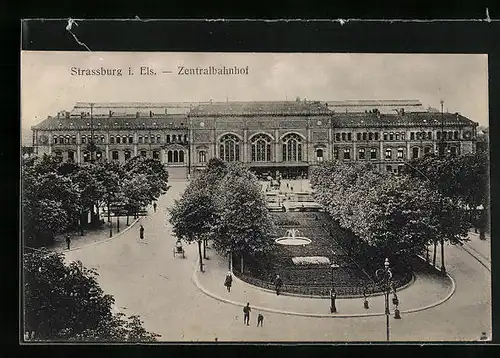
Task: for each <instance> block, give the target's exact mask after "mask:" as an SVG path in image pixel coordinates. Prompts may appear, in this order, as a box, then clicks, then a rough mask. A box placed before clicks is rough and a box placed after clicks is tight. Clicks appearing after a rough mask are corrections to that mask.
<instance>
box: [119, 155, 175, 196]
mask: <svg viewBox="0 0 500 358" xmlns="http://www.w3.org/2000/svg"><path fill="white" fill-rule="evenodd" d="M123 170H124V171H125V173H127V175H128V176H129V177H131V178H132V177H134V176H135V175H139V174H141V175H145V176H146V178H147V180H148V183H149V193H148V194H149V202H151V201H153V200H156V199H157V198H158V197H159V196H160V195H161V194H163V193H165V191H166V190H167V183H168V172H167V170H166V169H165V166H164V165H163V164H162V163H161V162H160V161H159V160H157V159H152V158H144V157H142V156H137V157H134V158H132V159H130V160H129V161H128V162H126V163H125V164H124V166H123Z"/></svg>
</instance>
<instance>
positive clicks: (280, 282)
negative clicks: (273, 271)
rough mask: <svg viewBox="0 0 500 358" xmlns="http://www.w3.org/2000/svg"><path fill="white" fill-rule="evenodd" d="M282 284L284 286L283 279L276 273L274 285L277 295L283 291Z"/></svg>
mask: <svg viewBox="0 0 500 358" xmlns="http://www.w3.org/2000/svg"><path fill="white" fill-rule="evenodd" d="M281 286H283V280H282V279H281V277H280V275H276V279H275V280H274V287H275V288H276V296H279V294H280V291H281Z"/></svg>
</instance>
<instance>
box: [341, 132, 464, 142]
mask: <svg viewBox="0 0 500 358" xmlns="http://www.w3.org/2000/svg"><path fill="white" fill-rule="evenodd" d="M441 133H442V136H443V139H454V140H458V139H459V132H458V131H447V132H440V131H438V132H437V139H441ZM469 137H470V132H465V133H464V138H469ZM382 138H383V139H384V141H387V140H406V133H405V132H399V133H398V132H396V133H395V132H389V133H387V132H385V133H383V136H382ZM432 139H433V135H432V132H430V131H429V132H425V131H422V132H410V140H432ZM356 140H357V141H362V140H363V141H366V140H379V133H378V132H363V133H360V132H358V133H356ZM335 141H336V142H346V141H347V142H348V141H352V134H351V133H350V132H341V133H335Z"/></svg>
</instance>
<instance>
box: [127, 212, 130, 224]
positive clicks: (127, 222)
mask: <svg viewBox="0 0 500 358" xmlns="http://www.w3.org/2000/svg"><path fill="white" fill-rule="evenodd" d="M129 214H130V213H129V212H128V211H127V226H128V225H129V224H128V217H129Z"/></svg>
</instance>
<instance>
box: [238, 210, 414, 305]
mask: <svg viewBox="0 0 500 358" xmlns="http://www.w3.org/2000/svg"><path fill="white" fill-rule="evenodd" d="M272 218H273V221H274V222H275V224H276V223H278V224H284V225H276V232H275V233H274V236H275V237H283V236H286V231H287V230H288V229H289V228H290V226H291V225H286V224H289V223H294V224H295V225H293V227H294V228H297V229H298V230H299V232H298V234H297V235H298V236H303V237H306V238H308V239H310V240H311V243H310V244H308V245H278V244H277V245H275V247H274V250H273V252H272V253H271V254H270V255H268V256H266V257H260V258H258V259H257V258H253V259H252V258H247V259H245V264H244V272H243V274H242V273H241V272H240V266H239V265H240V262H239V261H240V260H234V261H233V267H234V272H235V274H236V275H237V276H238V277H240V278H241V279H242V280H244V281H246V282H248V283H251V284H254V285H257V286H260V287H263V288H268V289H274V285H273V282H274V278H275V277H276V274H279V275H280V276H281V278H282V280H283V284H284V285H283V288H282V290H283V292H289V293H296V294H304V295H318V296H325V295H329V290H330V288H331V285H332V277H333V284H334V286H335V289H336V292H337V295H339V296H345V295H348V296H362V295H363V292H366V294H373V293H377V292H380V288H379V287H378V286H377V284H376V283H375V279H374V275H375V270H374V269H373V268H372V266H377V268H380V267H381V266H382V265H383V261H381V262H380V263H378V262H376V263H373V264H372V263H370V262H356V261H354V260H353V259H352V258H351V257H350V256H348V253H347V249H348V247H346V246H345V243H346V242H347V243H348V242H349V241H348V240H346V239H345V238H344V237H343V236H342V235H346V236H347V235H349V233H346V232H345V231H344V230H343V229H342V228H340V227H339V226H338V225H337V224H336V223H334V222H331V221H330V222H328V224H325V220H326V219H327V218H328V217H327V214H324V213H305V212H286V213H273V214H272ZM332 236H333V237H332ZM339 242H342V244H343V245H344V247H345V248H346V250H344V248H343V247H342V246H341V245H340V244H339ZM317 257H322V259H316V258H317ZM305 258H308V259H305ZM311 258H315V259H311ZM294 259H295V260H294ZM358 261H359V259H358ZM332 263H333V264H336V265H338V266H339V267H338V268H336V269H334V271H333V273H332V269H331V267H330V264H332ZM412 277H413V276H412V272H411V270H408V269H406V270H402V269H401V268H397V267H394V268H393V281H394V285H395V287H396V288H397V287H400V286H402V285H405V284H407V283H408V282H410V281H411V279H412Z"/></svg>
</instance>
